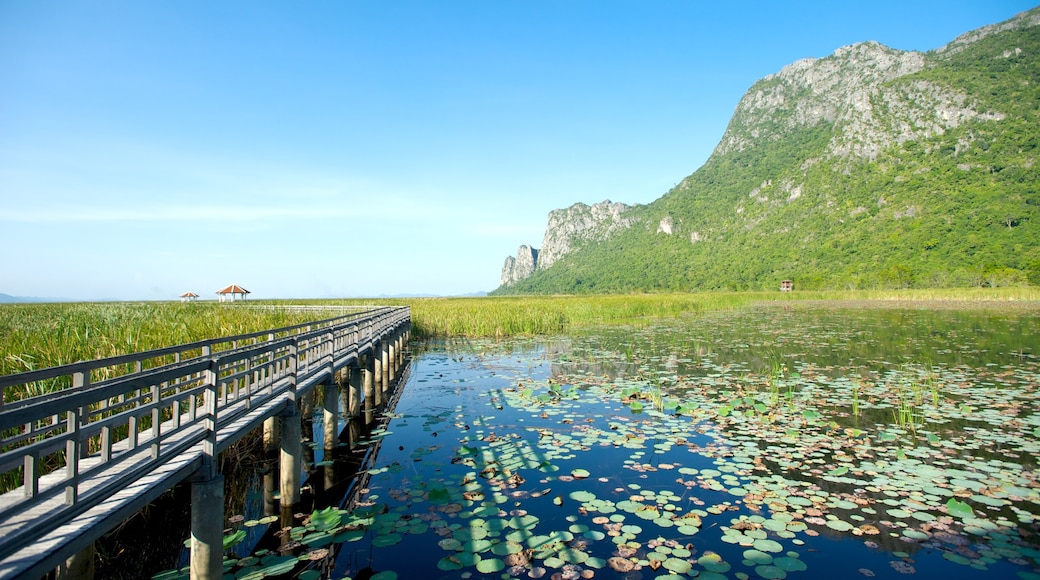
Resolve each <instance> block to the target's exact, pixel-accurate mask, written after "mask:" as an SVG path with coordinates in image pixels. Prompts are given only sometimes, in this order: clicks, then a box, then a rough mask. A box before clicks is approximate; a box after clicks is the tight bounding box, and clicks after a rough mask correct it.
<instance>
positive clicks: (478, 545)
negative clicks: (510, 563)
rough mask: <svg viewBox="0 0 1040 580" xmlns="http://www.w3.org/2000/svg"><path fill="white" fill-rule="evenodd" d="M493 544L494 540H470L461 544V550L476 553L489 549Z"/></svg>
mask: <svg viewBox="0 0 1040 580" xmlns="http://www.w3.org/2000/svg"><path fill="white" fill-rule="evenodd" d="M493 545H494V542H492V541H491V540H470V541H468V542H466V543H464V544H462V549H463V551H466V552H471V553H474V554H477V553H480V552H486V551H488V550H490V549H491V546H493Z"/></svg>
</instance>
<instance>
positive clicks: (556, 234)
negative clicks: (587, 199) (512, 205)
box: [501, 200, 632, 286]
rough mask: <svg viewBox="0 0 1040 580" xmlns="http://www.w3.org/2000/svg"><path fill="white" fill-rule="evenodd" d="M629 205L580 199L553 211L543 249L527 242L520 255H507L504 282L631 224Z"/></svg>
mask: <svg viewBox="0 0 1040 580" xmlns="http://www.w3.org/2000/svg"><path fill="white" fill-rule="evenodd" d="M628 209H630V206H628V205H625V204H623V203H614V202H611V201H610V200H606V201H602V202H600V203H596V204H593V205H586V204H584V203H576V204H574V205H572V206H570V207H568V208H566V209H555V210H553V211H551V212H549V220H548V224H547V225H546V228H545V237H544V238H542V248H541V250H538V249H535V248H531V247H529V246H526V245H523V246H520V248H519V249H518V250H517V254H516V257H513V256H509V257H507V258H506V261H505V264H504V265H503V266H502V277H501V285H502V286H509V285H512V284H515V283H517V282H519V281H520V280H523V279H525V278H527V277H529V276H531V275H532V274H534V273H535V271H537V270H544V269H546V268H548V267H549V266H552V265H553V263H555V262H556V261H557V260H559V259H560V258H562V257H564V256H566V255H567V254H569V253H570V252H571V251H573V250H574V249H575V248H577V247H579V246H581V245H582V244H584V243H588V242H597V241H602V240H605V239H607V238H608V237H610V236H611V235H612V234H613V233H614V232H616V231H618V230H620V229H624V228H627V227H630V226H631V225H632V224H631V219H629V218H627V217H625V215H624V214H625V212H626V211H627V210H628Z"/></svg>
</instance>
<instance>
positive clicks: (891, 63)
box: [714, 42, 1003, 161]
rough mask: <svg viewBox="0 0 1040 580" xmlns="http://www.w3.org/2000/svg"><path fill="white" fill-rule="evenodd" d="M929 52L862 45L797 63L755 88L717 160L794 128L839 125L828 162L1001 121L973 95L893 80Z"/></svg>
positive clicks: (920, 64)
mask: <svg viewBox="0 0 1040 580" xmlns="http://www.w3.org/2000/svg"><path fill="white" fill-rule="evenodd" d="M927 65H928V59H927V58H926V55H925V54H924V53H920V52H907V51H901V50H895V49H892V48H889V47H887V46H884V45H882V44H878V43H877V42H864V43H860V44H853V45H851V46H845V47H842V48H839V49H838V50H836V51H835V52H834V54H832V55H831V56H829V57H826V58H820V59H814V58H808V59H804V60H800V61H797V62H795V63H792V64H790V65H788V66H786V67H784V68H783V69H781V70H780V72H778V73H776V74H772V75H769V76H767V77H765V78H764V79H762V80H760V81H758V82H757V83H755V84H754V85H753V86H752V87H751V89H750V90H749V91H748V92H747V93H746V94H745V95H744V98H743V99H741V101H740V104H739V105H737V109H736V112H735V113H734V115H733V119H732V120H731V121H730V125H729V127H728V128H727V129H726V133H725V135H723V137H722V140H721V142H720V143H719V145H718V147H716V149H715V152H714V155H726V154H729V153H733V152H739V151H743V150H745V149H748V148H751V147H756V146H760V145H763V144H766V143H768V142H770V141H774V140H777V139H779V138H780V137H782V136H783V135H786V134H788V133H789V132H790V131H791V130H792V129H797V128H799V127H811V126H815V125H818V124H820V123H831V124H833V126H834V131H833V135H834V136H833V138H832V139H831V142H830V143H829V144H828V147H827V154H828V156H829V157H836V158H858V159H863V160H870V161H873V160H874V159H875V158H876V157H877V155H878V153H879V152H881V151H882V150H884V149H885V148H887V147H889V146H891V145H893V144H897V143H903V142H905V141H909V140H915V139H922V138H927V137H930V136H932V135H936V134H942V133H943V132H945V131H946V130H948V129H951V128H954V127H957V126H958V125H960V124H962V123H964V122H966V121H970V120H976V119H998V120H999V119H1001V118H1003V114H1002V113H1000V112H999V111H984V110H980V109H979V108H978V107H977V105H976V104H975V103H974V102H973V99H971V98H970V97H969V96H968V95H965V94H963V93H958V92H956V91H954V90H951V89H949V88H945V87H941V86H938V85H936V84H934V83H929V82H924V81H917V82H909V83H901V84H898V85H892V84H891V81H893V80H895V79H898V78H900V77H904V76H907V75H910V74H913V73H915V72H918V71H920V70H922V69H924V68H925V67H926V66H927Z"/></svg>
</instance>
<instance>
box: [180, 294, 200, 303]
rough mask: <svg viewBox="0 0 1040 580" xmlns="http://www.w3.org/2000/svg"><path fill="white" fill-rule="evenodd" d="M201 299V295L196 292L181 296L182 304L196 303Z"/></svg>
mask: <svg viewBox="0 0 1040 580" xmlns="http://www.w3.org/2000/svg"><path fill="white" fill-rule="evenodd" d="M198 299H199V295H198V294H196V293H194V292H185V293H184V294H181V302H195V301H196V300H198Z"/></svg>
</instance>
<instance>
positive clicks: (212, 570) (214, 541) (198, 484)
mask: <svg viewBox="0 0 1040 580" xmlns="http://www.w3.org/2000/svg"><path fill="white" fill-rule="evenodd" d="M223 570H224V476H223V475H217V476H215V477H213V478H211V479H209V480H208V481H194V482H192V484H191V578H192V580H219V579H220V578H221V577H222V576H223Z"/></svg>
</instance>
